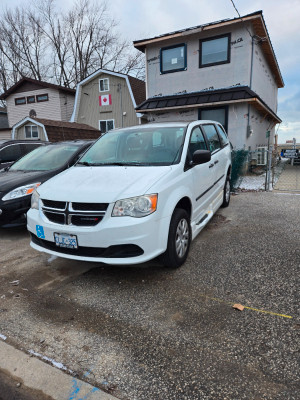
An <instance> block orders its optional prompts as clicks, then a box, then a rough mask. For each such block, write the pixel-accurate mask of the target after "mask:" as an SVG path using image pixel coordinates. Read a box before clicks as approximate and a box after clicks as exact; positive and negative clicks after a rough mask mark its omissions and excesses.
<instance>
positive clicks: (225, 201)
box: [221, 176, 230, 208]
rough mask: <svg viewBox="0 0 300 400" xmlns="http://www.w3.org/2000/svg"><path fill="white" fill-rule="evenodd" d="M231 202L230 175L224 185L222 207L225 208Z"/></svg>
mask: <svg viewBox="0 0 300 400" xmlns="http://www.w3.org/2000/svg"><path fill="white" fill-rule="evenodd" d="M229 203H230V179H229V176H227V178H226V181H225V185H224V191H223V203H222V205H221V207H223V208H225V207H228V206H229Z"/></svg>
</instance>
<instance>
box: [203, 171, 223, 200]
mask: <svg viewBox="0 0 300 400" xmlns="http://www.w3.org/2000/svg"><path fill="white" fill-rule="evenodd" d="M224 176H225V174H223V175H222V176H221V178H219V179H218V180H216V182H215V183H214V184H213V185H212V186H210V187H209V188H208V189H207V190H205V192H203V193H201V194H200V196H198V197H197V198H196V201H198V200H199V199H201V197H203V196H204V195H205V194H206V193H208V192H209V191H210V190H211V189H212V188H213V187H214V186H216V184H217V183H218V182H219V181H220V180H221V179H222V178H223V177H224Z"/></svg>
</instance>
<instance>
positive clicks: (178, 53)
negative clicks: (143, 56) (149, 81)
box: [160, 44, 187, 74]
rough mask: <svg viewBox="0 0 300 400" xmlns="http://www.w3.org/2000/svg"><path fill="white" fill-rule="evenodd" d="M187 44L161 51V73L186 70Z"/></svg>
mask: <svg viewBox="0 0 300 400" xmlns="http://www.w3.org/2000/svg"><path fill="white" fill-rule="evenodd" d="M186 59H187V57H186V44H178V45H176V46H170V47H164V48H162V49H160V72H161V73H162V74H165V73H168V72H176V71H183V70H185V69H186V65H187V62H186Z"/></svg>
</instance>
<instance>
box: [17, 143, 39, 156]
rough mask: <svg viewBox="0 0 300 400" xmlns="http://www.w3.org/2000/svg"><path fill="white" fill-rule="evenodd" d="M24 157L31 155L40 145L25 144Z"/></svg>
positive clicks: (23, 146) (23, 147) (23, 148)
mask: <svg viewBox="0 0 300 400" xmlns="http://www.w3.org/2000/svg"><path fill="white" fill-rule="evenodd" d="M21 146H22V155H25V154H27V153H29V152H30V151H32V150H34V149H36V148H37V147H39V146H40V144H38V143H23V144H22V145H21Z"/></svg>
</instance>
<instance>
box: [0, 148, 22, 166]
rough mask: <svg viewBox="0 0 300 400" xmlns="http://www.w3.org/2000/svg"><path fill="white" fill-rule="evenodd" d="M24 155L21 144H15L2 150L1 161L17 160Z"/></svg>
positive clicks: (0, 153)
mask: <svg viewBox="0 0 300 400" xmlns="http://www.w3.org/2000/svg"><path fill="white" fill-rule="evenodd" d="M21 156H22V151H21V145H20V144H13V145H10V146H7V147H4V148H3V149H1V150H0V162H10V161H16V160H17V159H18V158H20V157H21Z"/></svg>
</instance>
